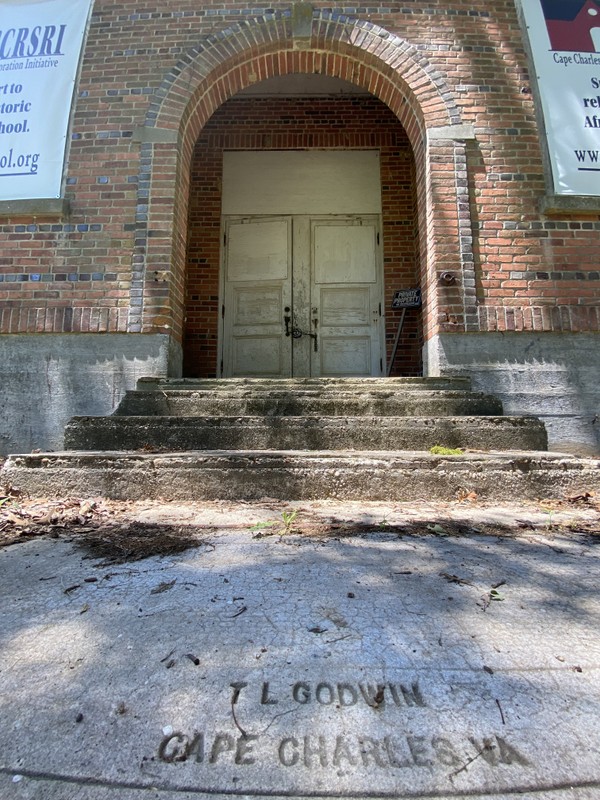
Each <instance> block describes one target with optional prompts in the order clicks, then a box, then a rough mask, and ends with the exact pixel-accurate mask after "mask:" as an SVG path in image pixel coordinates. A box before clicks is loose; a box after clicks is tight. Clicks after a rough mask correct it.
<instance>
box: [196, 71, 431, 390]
mask: <svg viewBox="0 0 600 800" xmlns="http://www.w3.org/2000/svg"><path fill="white" fill-rule="evenodd" d="M327 176H329V178H327ZM354 197H355V198H356V199H353V198H354ZM188 209H189V212H188V237H187V242H188V244H187V263H186V287H187V290H186V308H185V319H186V321H185V328H184V375H185V376H187V377H212V376H215V375H225V376H230V375H243V374H248V375H261V374H263V375H265V376H266V375H273V376H277V375H279V376H287V375H294V376H309V375H340V376H343V375H366V374H370V375H385V374H386V373H387V367H388V364H389V360H390V357H391V351H392V347H393V343H394V339H395V337H396V331H397V327H398V322H399V318H400V314H401V312H399V311H394V310H392V308H391V302H392V298H393V295H394V292H395V291H397V290H398V289H406V288H412V287H416V286H418V285H419V235H418V233H419V232H418V224H417V193H416V180H415V160H414V156H413V151H412V148H411V145H410V142H409V139H408V137H407V135H406V132H405V130H404V128H403V127H402V125H401V124H400V122H399V121H398V119H397V117H396V116H395V114H393V113H392V111H391V110H390V109H389V108H388V107H387V106H386V105H385V104H384V103H383V102H381V101H380V100H378V99H377V98H375V97H374V96H373V95H371V94H368V93H366V92H364V91H363V90H361V89H359V88H358V87H356V86H354V85H352V84H349V83H346V82H345V81H341V80H337V79H331V78H325V77H323V76H319V75H302V74H294V75H289V76H285V77H282V78H274V79H270V80H266V81H263V82H262V83H259V84H256V85H254V86H252V87H250V88H249V89H247V90H245V91H243V92H240V93H238V94H237V95H235V96H234V97H233V98H231V99H230V100H228V101H226V102H225V103H223V104H222V105H221V106H220V107H219V108H218V109H217V110H216V112H215V113H214V114H213V116H212V117H211V118H210V119H209V121H208V122H207V124H206V125H205V126H204V128H203V130H202V131H201V133H200V136H199V138H198V140H197V142H196V146H195V149H194V154H193V158H192V166H191V171H190V194H189V206H188ZM294 329H296V333H297V332H298V330H302V331H304V334H305V335H304V336H302V337H300V338H295V337H294V336H293V335H290V336H286V333H290V334H291V333H292V331H293V330H294ZM308 334H311V335H310V336H309V335H308ZM421 348H422V323H421V315H420V312H419V311H418V310H417V309H411V310H409V312H408V313H407V314H406V319H405V322H404V326H403V329H402V334H401V338H400V343H399V347H398V352H397V355H396V358H395V360H394V363H393V365H392V369H391V374H392V375H406V376H412V375H420V374H421Z"/></svg>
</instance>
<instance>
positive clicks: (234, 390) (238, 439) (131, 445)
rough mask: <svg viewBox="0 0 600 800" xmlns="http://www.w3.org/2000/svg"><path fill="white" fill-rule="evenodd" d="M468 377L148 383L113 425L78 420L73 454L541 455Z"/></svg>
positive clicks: (528, 434)
mask: <svg viewBox="0 0 600 800" xmlns="http://www.w3.org/2000/svg"><path fill="white" fill-rule="evenodd" d="M501 415H502V406H501V404H500V402H499V401H498V400H497V399H496V398H494V397H491V396H489V395H483V394H481V393H479V392H472V391H470V386H469V381H468V379H463V378H454V379H440V378H430V379H423V378H420V379H410V378H404V379H402V378H395V379H391V380H378V379H354V380H353V379H345V380H336V379H327V378H325V379H290V380H278V381H275V380H256V379H254V380H252V379H246V380H245V379H238V380H216V381H214V380H213V381H208V380H206V381H202V380H199V381H161V382H156V381H147V380H143V379H142V380H141V381H140V382H139V383H138V389H137V391H134V392H128V393H127V395H126V396H125V398H124V399H123V401H122V402H121V404H120V405H119V407H118V409H117V410H116V412H115V414H114V415H113V416H111V417H76V418H75V419H74V420H72V421H71V422H70V423H69V425H68V426H67V428H66V431H65V444H66V446H67V448H68V449H72V450H118V449H121V450H122V449H127V450H139V449H140V448H146V449H154V450H162V451H166V450H169V451H177V450H300V451H303V450H310V451H314V450H336V451H337V450H361V451H364V450H414V449H419V450H421V449H423V450H428V449H429V448H431V447H433V446H434V445H444V446H446V447H453V448H456V447H462V448H465V447H467V448H473V449H478V450H490V449H492V450H515V449H517V450H545V449H546V445H547V440H546V431H545V429H544V426H543V425H542V424H541V423H540V422H539V421H538V420H537V419H535V418H532V417H503V416H501Z"/></svg>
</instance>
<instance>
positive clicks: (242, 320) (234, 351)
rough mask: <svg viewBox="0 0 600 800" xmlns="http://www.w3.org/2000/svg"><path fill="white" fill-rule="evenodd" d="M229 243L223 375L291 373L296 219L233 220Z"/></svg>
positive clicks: (227, 231)
mask: <svg viewBox="0 0 600 800" xmlns="http://www.w3.org/2000/svg"><path fill="white" fill-rule="evenodd" d="M225 242H226V249H225V289H224V303H223V305H224V308H225V311H226V313H225V314H224V320H223V337H224V342H223V368H222V374H223V375H224V376H225V377H242V376H249V377H251V376H256V377H286V376H289V375H291V369H292V363H291V337H287V336H286V335H285V324H284V317H285V316H286V314H287V313H288V312H286V311H285V309H286V308H291V299H292V298H291V294H292V287H291V275H292V259H291V252H292V250H291V246H292V220H291V218H286V217H279V218H273V217H269V218H258V219H239V220H228V221H227V222H226V224H225Z"/></svg>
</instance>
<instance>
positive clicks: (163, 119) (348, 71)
mask: <svg viewBox="0 0 600 800" xmlns="http://www.w3.org/2000/svg"><path fill="white" fill-rule="evenodd" d="M296 44H297V43H296V42H295V41H294V39H293V35H292V23H291V15H290V12H289V11H287V12H285V11H284V12H279V13H275V14H271V15H264V16H261V17H254V18H253V19H248V20H242V21H240V22H239V23H236V24H233V25H231V26H230V27H228V28H226V29H224V30H222V31H220V32H219V33H217V34H215V35H213V36H210V37H208V38H207V39H205V40H204V41H202V42H201V43H199V44H198V45H196V46H195V47H193V48H191V49H190V50H189V51H188V52H187V53H186V54H185V56H184V57H183V58H182V59H181V60H180V61H179V62H178V63H177V64H176V65H175V66H174V67H173V68H172V69H171V70H170V71H169V73H168V74H167V75H165V77H164V79H163V81H162V83H161V85H160V87H159V88H158V89H157V91H156V94H155V96H154V98H153V100H152V101H151V103H150V105H149V107H148V111H147V114H146V120H145V125H146V127H157V128H166V129H178V130H180V129H181V122H182V120H185V119H186V116H187V117H188V119H189V115H190V109H189V106H190V104H191V105H192V107H193V106H195V105H196V103H197V102H198V99H199V98H200V97H201V96H202V95H204V98H205V99H206V82H207V81H208V82H210V83H213V84H214V89H215V92H216V93H218V100H219V104H220V103H221V102H225V100H227V99H229V97H230V96H231V95H232V94H234V93H235V92H237V91H239V90H240V89H243V88H245V87H246V86H249V85H251V83H253V82H256V80H264V79H266V78H270V77H274V76H276V75H283V74H289V73H292V72H314V73H317V74H324V75H328V76H332V77H340V78H342V79H344V80H347V81H349V82H350V83H354V84H356V85H358V86H361V87H362V88H365V89H367V90H368V91H370V92H371V93H372V94H374V95H375V96H376V97H379V99H381V100H382V101H383V102H385V103H386V104H387V105H389V106H390V108H392V110H393V111H394V112H395V113H396V114H397V116H398V117H399V119H400V121H401V122H402V123H403V124H404V125H405V127H407V129H408V128H409V127H414V123H413V126H409V124H408V121H409V117H410V116H411V115H412V116H414V117H415V118H416V121H417V127H418V128H420V129H424V128H428V127H437V126H443V125H455V124H460V122H461V114H460V110H459V107H458V105H457V104H456V102H455V99H454V97H453V94H452V92H451V91H450V88H449V86H448V85H447V82H446V80H445V79H444V77H443V75H442V74H441V73H439V71H437V70H436V69H434V68H433V67H432V66H431V65H430V64H429V62H428V61H427V59H426V57H425V56H424V55H423V54H422V53H421V52H419V51H418V50H417V49H416V48H415V47H413V46H412V45H411V44H410V43H409V42H407V41H406V40H404V39H401V38H400V37H398V36H396V35H394V34H392V33H390V32H389V31H386V30H385V29H383V28H381V27H379V26H376V25H373V24H372V23H370V22H368V21H366V20H359V19H354V18H351V17H347V16H342V15H336V14H335V13H331V12H327V11H324V10H315V11H314V12H313V26H312V36H311V38H310V39H308V38H307V39H306V40H304V41H303V42H302V47H301V48H299V47H297V46H296ZM340 57H343V58H340ZM257 58H258V59H259V60H256V59H257ZM250 60H255V65H256V69H257V71H256V72H255V73H253V75H252V77H253V79H252V80H250V79H249V78H248V75H250V73H249V72H247V73H246V80H244V77H243V76H242V82H241V84H240V83H239V82H237V81H234V82H233V83H232V84H229V83H228V82H227V81H225V82H223V81H222V80H219V79H222V78H223V77H224V76H225V75H226V74H227V73H229V74H230V75H233V74H234V71H235V69H236V68H241V67H242V66H243V65H244V64H246V65H247V64H248V62H249V61H250ZM232 87H233V88H232ZM233 89H235V91H234V90H233ZM215 99H216V98H215ZM216 107H217V106H215V108H216ZM186 110H187V115H186ZM191 115H193V111H192V112H191ZM199 132H200V130H198V131H196V134H199ZM415 144H416V142H413V146H414V145H415Z"/></svg>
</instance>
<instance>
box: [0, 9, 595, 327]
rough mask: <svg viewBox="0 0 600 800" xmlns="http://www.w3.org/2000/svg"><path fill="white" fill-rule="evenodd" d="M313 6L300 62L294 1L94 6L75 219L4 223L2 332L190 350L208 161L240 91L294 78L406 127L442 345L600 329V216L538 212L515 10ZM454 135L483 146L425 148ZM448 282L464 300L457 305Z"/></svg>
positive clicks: (80, 104)
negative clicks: (458, 338)
mask: <svg viewBox="0 0 600 800" xmlns="http://www.w3.org/2000/svg"><path fill="white" fill-rule="evenodd" d="M314 6H315V8H316V9H320V10H321V12H322V18H321V19H320V20H315V22H314V27H313V37H312V39H311V40H310V41H309V40H307V41H304V42H302V48H295V47H294V43H293V39H292V30H291V21H290V13H289V12H290V5H289V3H288V2H285V3H283V2H278V1H277V2H273V3H271V4H270V5H269V7H268V8H267V7H265V8H264V9H263V8H260V7H257V8H256V9H249V8H248V6H247V5H245V4H243V3H240V2H236V1H235V0H230V2H227V3H221V2H218V0H213V1H211V3H210V4H207V3H198V2H193V1H192V0H178V2H177V3H174V2H170V0H166V2H163V3H161V4H160V5H159V4H157V3H156V2H154V1H151V0H136V2H135V3H134V2H123V3H118V4H115V3H114V2H112V0H96V2H95V5H94V13H93V17H92V25H91V28H90V32H89V37H88V41H87V48H86V53H85V57H84V61H83V67H82V73H81V80H80V83H79V87H78V97H77V101H76V107H75V110H74V117H73V129H72V138H71V146H70V153H69V163H68V168H67V184H66V189H65V196H66V198H67V199H68V200H69V201H70V203H71V208H72V211H71V216H70V217H69V218H60V217H54V218H51V219H48V220H46V219H42V218H36V217H34V216H32V215H26V216H21V217H15V216H14V215H12V216H11V215H10V214H7V213H6V212H4V215H3V216H2V218H1V219H0V332H36V331H47V332H60V331H99V332H104V331H124V330H129V331H131V332H137V331H140V330H145V331H148V332H150V331H162V332H165V331H173V333H174V335H175V337H176V338H180V337H181V335H182V318H183V312H184V305H185V298H184V285H185V277H186V276H185V249H186V239H187V222H188V208H187V197H188V182H189V168H188V164H189V163H190V162H191V158H192V152H193V148H194V143H195V142H196V141H197V139H198V135H199V134H200V132H201V130H202V126H203V124H204V122H205V121H206V120H207V119H208V118H209V117H210V116H211V115H212V113H213V112H214V110H215V109H216V108H218V107H219V106H220V105H222V104H223V102H225V101H226V100H227V99H228V97H229V96H231V95H232V94H234V93H235V91H237V90H238V89H239V88H243V87H244V86H247V85H249V84H250V83H252V82H256V81H257V80H261V79H262V78H266V77H270V76H272V75H276V74H281V73H285V72H293V71H307V72H320V73H324V74H330V75H337V76H341V77H344V78H346V79H347V80H350V81H353V82H354V83H356V84H358V85H360V86H363V87H366V88H368V89H369V90H370V91H371V92H372V93H373V94H374V95H375V96H378V97H380V98H381V99H382V100H383V101H384V102H385V103H386V104H387V105H388V106H389V107H390V108H391V109H392V110H393V111H394V113H395V114H396V115H397V116H398V117H399V118H400V119H401V120H402V121H403V125H404V127H405V129H406V131H407V132H408V134H409V137H410V139H411V143H412V145H413V150H414V153H415V170H416V176H417V179H416V188H417V198H418V202H417V206H418V209H419V243H420V246H419V254H420V262H421V263H420V274H421V278H422V281H423V283H424V288H425V289H426V297H425V300H426V307H425V316H424V335H425V337H429V336H431V335H432V334H434V333H435V332H436V331H448V332H453V331H455V332H464V331H475V330H479V329H481V330H513V329H514V330H539V331H542V330H544V331H561V330H562V331H569V330H574V331H578V330H593V331H597V330H598V329H599V322H600V320H599V314H600V303H599V300H598V295H599V292H600V280H599V270H598V264H599V263H600V215H599V214H598V213H588V214H580V213H571V214H568V213H561V214H555V215H553V216H548V215H546V216H544V215H542V214H541V213H540V210H539V201H540V199H541V198H542V197H543V195H544V194H545V192H546V184H545V181H544V171H543V164H542V158H541V147H540V141H539V136H538V119H537V117H536V113H535V108H534V105H533V95H532V91H531V85H530V78H529V72H528V64H527V59H526V56H525V49H524V46H523V40H522V35H521V31H520V28H519V24H518V20H517V14H516V8H515V3H514V2H499V3H493V4H491V3H489V2H487V0H452V2H447V1H446V0H443V1H442V0H414V1H413V2H411V3H408V4H404V5H402V4H400V5H389V4H386V5H384V6H378V5H374V6H370V7H369V9H368V10H366V9H365V10H361V9H362V7H360V8H359V10H357V7H355V6H345V5H344V4H343V3H336V4H335V6H334V10H335V15H334V16H333V17H332V15H331V13H330V12H331V8H332V7H331V5H328V4H327V2H325V3H315V4H314ZM328 9H329V11H328ZM249 10H250V11H252V13H248V12H249ZM339 15H345V16H342V17H340V16H339ZM240 21H243V22H244V23H245V24H244V25H240ZM364 23H368V24H369V25H370V26H372V25H381V26H382V27H383V28H384V29H385V31H387V32H389V33H391V34H393V35H395V36H397V37H400V39H399V40H394V39H393V38H392V37H390V36H387V38H386V37H384V36H380V35H379V32H378V31H377V30H373V29H372V28H367V27H361V26H363V25H364ZM403 41H406V42H408V44H409V45H410V46H411V48H412V46H414V48H413V49H411V48H408V49H407V48H406V47H402V42H403ZM456 122H463V123H469V124H472V125H473V126H474V130H475V134H476V141H474V142H467V144H466V148H465V146H464V145H463V144H462V143H457V144H456V145H453V144H452V143H448V144H446V145H444V146H442V145H432V144H431V143H429V145H427V147H426V144H425V138H424V135H423V131H424V129H425V128H426V127H427V128H431V127H435V126H444V125H448V124H450V123H456ZM140 126H145V127H146V128H150V129H152V128H153V127H154V126H156V127H158V128H160V129H161V130H164V129H167V130H172V131H174V132H178V133H180V134H181V135H180V139H179V142H173V143H168V142H166V143H156V144H152V143H142V144H140V143H139V142H134V141H133V134H134V132H135V131H136V129H138V128H139V127H140ZM426 151H427V153H428V157H426ZM388 229H389V226H388ZM386 237H387V234H386ZM388 247H389V245H388ZM210 258H213V256H212V255H211V256H210ZM448 269H449V270H451V271H454V272H455V273H456V278H457V282H456V284H455V285H454V286H449V287H442V286H440V284H439V275H440V273H441V272H442V271H445V270H448ZM142 302H143V303H144V304H145V305H144V316H143V317H142V313H141V312H142Z"/></svg>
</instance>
